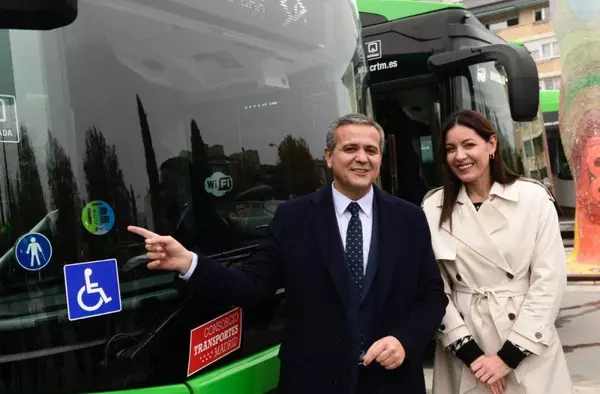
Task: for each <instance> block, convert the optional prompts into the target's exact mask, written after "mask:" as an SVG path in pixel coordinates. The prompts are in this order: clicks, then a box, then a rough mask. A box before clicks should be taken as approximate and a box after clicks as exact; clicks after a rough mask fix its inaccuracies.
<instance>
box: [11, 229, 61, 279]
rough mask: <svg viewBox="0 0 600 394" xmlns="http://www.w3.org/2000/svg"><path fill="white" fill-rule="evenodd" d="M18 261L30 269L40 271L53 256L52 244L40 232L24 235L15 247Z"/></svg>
mask: <svg viewBox="0 0 600 394" xmlns="http://www.w3.org/2000/svg"><path fill="white" fill-rule="evenodd" d="M15 258H16V259H17V263H19V265H20V266H21V267H23V268H25V269H26V270H28V271H39V270H41V269H42V268H44V267H45V266H46V265H48V263H49V262H50V259H51V258H52V245H51V244H50V241H49V240H48V238H46V237H45V236H44V235H42V234H40V233H29V234H25V235H23V236H22V237H21V238H19V240H18V241H17V245H16V247H15Z"/></svg>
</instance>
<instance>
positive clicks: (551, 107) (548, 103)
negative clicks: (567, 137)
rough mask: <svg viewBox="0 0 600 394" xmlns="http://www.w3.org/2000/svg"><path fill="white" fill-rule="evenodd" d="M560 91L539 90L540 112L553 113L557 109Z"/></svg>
mask: <svg viewBox="0 0 600 394" xmlns="http://www.w3.org/2000/svg"><path fill="white" fill-rule="evenodd" d="M559 97H560V90H540V108H541V110H542V112H555V111H558V108H559Z"/></svg>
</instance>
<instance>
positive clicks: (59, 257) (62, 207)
mask: <svg viewBox="0 0 600 394" xmlns="http://www.w3.org/2000/svg"><path fill="white" fill-rule="evenodd" d="M46 170H47V171H48V188H49V190H50V210H51V211H54V210H58V218H57V221H56V231H55V234H54V237H55V240H54V242H53V245H54V250H53V257H52V259H53V260H54V261H65V262H67V263H72V262H75V261H78V260H79V256H78V250H79V248H80V246H81V230H80V229H81V225H80V220H79V212H80V211H79V210H80V206H81V199H80V197H79V188H78V186H77V182H76V181H75V174H74V173H73V167H72V165H71V159H70V158H69V157H68V156H67V154H66V153H65V151H64V149H63V148H62V147H61V146H60V144H59V143H58V140H57V139H56V138H55V137H54V136H53V135H52V133H51V132H50V131H48V142H47V145H46ZM53 268H54V269H55V270H57V272H55V273H56V274H58V275H60V274H61V273H62V264H50V265H49V266H48V267H47V268H46V270H48V269H53Z"/></svg>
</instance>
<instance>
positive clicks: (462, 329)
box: [438, 324, 471, 348]
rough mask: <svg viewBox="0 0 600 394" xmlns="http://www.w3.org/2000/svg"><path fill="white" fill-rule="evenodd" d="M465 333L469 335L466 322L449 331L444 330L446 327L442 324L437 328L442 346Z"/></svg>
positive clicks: (446, 345)
mask: <svg viewBox="0 0 600 394" xmlns="http://www.w3.org/2000/svg"><path fill="white" fill-rule="evenodd" d="M467 335H471V333H470V332H469V329H468V328H467V326H466V324H462V325H460V326H458V327H455V328H453V329H451V330H450V331H446V327H445V325H444V324H442V325H441V327H440V328H439V330H438V339H439V341H440V343H441V344H442V346H443V347H445V348H446V347H448V346H450V345H451V344H453V343H454V342H456V341H458V340H459V339H461V338H463V337H466V336H467Z"/></svg>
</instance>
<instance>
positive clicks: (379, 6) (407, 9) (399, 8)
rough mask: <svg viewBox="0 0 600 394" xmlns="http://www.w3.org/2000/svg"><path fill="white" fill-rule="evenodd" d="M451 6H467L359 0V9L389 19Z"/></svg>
mask: <svg viewBox="0 0 600 394" xmlns="http://www.w3.org/2000/svg"><path fill="white" fill-rule="evenodd" d="M450 8H463V9H464V8H465V6H464V5H462V4H460V3H444V2H433V1H415V0H358V10H359V11H360V12H364V13H368V14H376V15H381V16H382V17H384V18H386V19H387V20H388V21H392V20H396V19H402V18H407V17H409V16H415V15H420V14H426V13H429V12H435V11H439V10H445V9H450Z"/></svg>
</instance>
